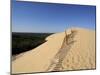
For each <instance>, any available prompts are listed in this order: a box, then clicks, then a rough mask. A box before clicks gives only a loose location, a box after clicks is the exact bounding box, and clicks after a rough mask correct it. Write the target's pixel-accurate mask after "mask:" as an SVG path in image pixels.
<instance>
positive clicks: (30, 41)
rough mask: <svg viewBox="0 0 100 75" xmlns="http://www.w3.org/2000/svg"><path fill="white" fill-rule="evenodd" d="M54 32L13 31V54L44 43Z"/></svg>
mask: <svg viewBox="0 0 100 75" xmlns="http://www.w3.org/2000/svg"><path fill="white" fill-rule="evenodd" d="M51 34H53V33H16V32H13V33H12V55H16V54H19V53H22V52H25V51H29V50H31V49H33V48H35V47H37V46H39V45H41V44H42V43H44V42H46V40H45V38H46V37H47V36H49V35H51Z"/></svg>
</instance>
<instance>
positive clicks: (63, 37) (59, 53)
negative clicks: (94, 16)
mask: <svg viewBox="0 0 100 75" xmlns="http://www.w3.org/2000/svg"><path fill="white" fill-rule="evenodd" d="M46 40H47V42H46V43H44V44H42V45H40V46H38V47H37V48H35V49H33V50H31V51H28V52H26V53H24V54H23V55H21V57H19V58H17V59H16V60H14V61H12V73H30V72H48V71H62V70H77V69H95V31H93V30H88V29H82V28H73V29H68V30H66V32H61V33H55V34H53V35H50V36H49V37H47V38H46Z"/></svg>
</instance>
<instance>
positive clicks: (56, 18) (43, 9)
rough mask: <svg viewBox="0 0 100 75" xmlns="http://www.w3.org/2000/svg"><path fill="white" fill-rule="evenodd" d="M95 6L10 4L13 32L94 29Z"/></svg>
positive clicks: (32, 3)
mask: <svg viewBox="0 0 100 75" xmlns="http://www.w3.org/2000/svg"><path fill="white" fill-rule="evenodd" d="M95 9H96V7H95V6H82V5H70V4H50V3H49V4H47V3H36V2H18V1H17V2H16V1H15V0H13V2H12V31H13V32H62V31H64V30H65V29H67V28H70V27H82V28H88V29H95V13H96V12H95Z"/></svg>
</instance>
